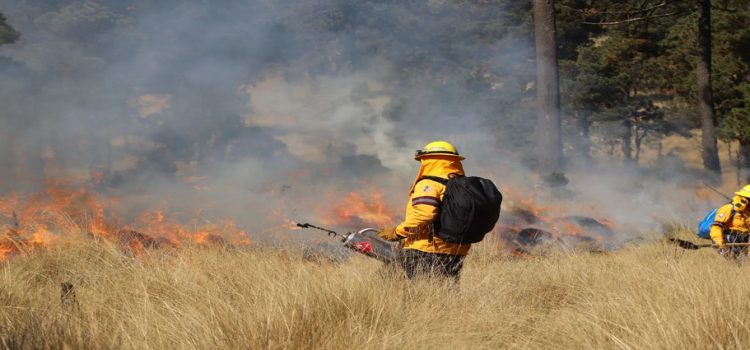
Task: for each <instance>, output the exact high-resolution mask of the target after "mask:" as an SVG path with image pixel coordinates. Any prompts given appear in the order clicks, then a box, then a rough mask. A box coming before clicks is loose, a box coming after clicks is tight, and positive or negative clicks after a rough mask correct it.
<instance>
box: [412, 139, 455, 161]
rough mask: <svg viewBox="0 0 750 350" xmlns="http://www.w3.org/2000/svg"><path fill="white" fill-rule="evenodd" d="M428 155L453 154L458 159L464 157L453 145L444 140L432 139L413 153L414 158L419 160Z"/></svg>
mask: <svg viewBox="0 0 750 350" xmlns="http://www.w3.org/2000/svg"><path fill="white" fill-rule="evenodd" d="M430 155H444V156H453V157H456V158H458V160H464V159H465V158H464V157H461V156H460V155H459V154H458V150H456V147H455V146H453V145H451V144H450V143H448V142H445V141H433V142H430V143H428V144H426V145H425V146H424V147H422V149H419V150H417V152H416V153H415V154H414V159H416V160H420V159H422V157H425V156H430Z"/></svg>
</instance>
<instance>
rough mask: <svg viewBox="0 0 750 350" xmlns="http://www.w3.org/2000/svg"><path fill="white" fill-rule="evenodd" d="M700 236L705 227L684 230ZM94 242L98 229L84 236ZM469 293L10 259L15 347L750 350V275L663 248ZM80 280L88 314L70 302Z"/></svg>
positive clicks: (5, 312)
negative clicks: (66, 288) (65, 298)
mask: <svg viewBox="0 0 750 350" xmlns="http://www.w3.org/2000/svg"><path fill="white" fill-rule="evenodd" d="M677 234H682V235H685V236H687V235H688V234H689V233H679V232H678V233H677ZM81 236H82V237H83V235H81ZM476 248H477V249H475V250H474V251H473V252H472V254H471V255H470V257H469V259H468V260H467V263H466V266H465V269H464V271H463V275H462V279H461V282H460V285H459V287H458V288H456V287H455V286H452V285H450V284H446V283H443V282H441V281H430V280H422V281H416V282H414V281H412V282H407V281H405V280H403V279H401V278H400V277H399V276H398V274H396V273H393V272H390V271H388V269H384V268H383V266H382V265H381V264H380V263H379V262H377V261H374V260H371V259H368V258H366V257H356V258H354V259H351V260H349V261H346V262H343V263H340V264H333V263H331V264H328V263H322V264H321V263H315V262H309V261H305V260H303V259H302V258H301V254H298V252H297V250H292V249H290V250H283V249H278V248H275V249H271V248H268V249H263V248H254V249H246V250H229V249H226V250H225V249H217V248H213V249H209V248H199V247H195V248H181V249H179V250H173V251H169V250H155V251H150V252H147V253H145V254H141V255H139V256H132V254H126V253H123V251H122V250H121V249H119V248H117V247H115V246H113V245H110V244H108V243H106V242H101V241H96V240H92V239H85V238H81V239H75V240H71V241H70V242H67V243H64V244H58V245H56V246H55V247H54V248H53V249H51V250H48V251H38V252H34V253H32V254H31V255H28V256H18V257H15V258H13V259H11V260H9V261H7V262H4V263H0V345H2V347H3V348H11V349H16V348H23V349H31V348H34V349H36V348H71V349H79V348H80V349H86V348H91V349H104V348H126V349H131V348H132V349H186V348H187V349H190V348H202V349H209V348H210V349H217V348H221V349H228V348H242V349H266V348H269V349H277V348H304V349H308V348H316V349H317V348H325V349H350V348H358V349H364V348H367V349H426V348H438V349H454V348H459V349H468V348H471V349H475V348H486V349H497V348H524V349H525V348H529V349H548V348H569V349H582V348H589V349H613V348H624V349H685V348H742V347H745V346H747V345H748V344H750V283H747V282H746V278H747V276H748V275H750V266H748V265H747V264H745V265H739V264H736V263H732V262H729V261H725V260H724V259H722V258H720V257H719V256H717V254H715V253H714V252H713V251H711V250H708V249H706V250H701V251H681V250H679V248H675V247H674V246H672V245H668V244H665V243H663V242H653V243H649V244H645V245H642V246H633V247H629V248H627V249H623V250H620V251H616V252H611V253H599V254H593V253H563V252H557V253H550V254H546V255H544V256H539V257H533V258H522V259H518V258H510V257H505V256H503V255H501V254H498V253H496V252H495V251H494V250H493V249H492V248H491V244H480V245H478V246H477V247H476ZM63 282H70V283H72V284H73V285H74V291H75V294H76V299H75V302H74V303H72V305H68V306H64V305H63V304H62V303H61V296H60V293H61V292H60V289H61V288H60V284H61V283H63Z"/></svg>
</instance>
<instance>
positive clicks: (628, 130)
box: [622, 118, 633, 164]
mask: <svg viewBox="0 0 750 350" xmlns="http://www.w3.org/2000/svg"><path fill="white" fill-rule="evenodd" d="M623 123H624V125H625V131H624V133H623V134H622V157H623V162H624V163H625V164H632V163H633V146H632V142H633V123H632V122H631V121H630V119H628V118H626V119H625V121H624V122H623Z"/></svg>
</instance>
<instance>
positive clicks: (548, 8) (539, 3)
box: [534, 0, 563, 173]
mask: <svg viewBox="0 0 750 350" xmlns="http://www.w3.org/2000/svg"><path fill="white" fill-rule="evenodd" d="M555 34H556V30H555V6H554V1H553V0H534V37H535V41H536V80H537V87H536V91H537V135H538V138H537V139H538V140H539V141H538V142H539V143H538V145H537V151H538V156H539V170H540V171H541V172H543V173H553V172H561V171H562V170H563V153H562V137H561V135H562V126H561V122H560V87H559V76H558V67H557V52H556V48H557V42H556V38H555Z"/></svg>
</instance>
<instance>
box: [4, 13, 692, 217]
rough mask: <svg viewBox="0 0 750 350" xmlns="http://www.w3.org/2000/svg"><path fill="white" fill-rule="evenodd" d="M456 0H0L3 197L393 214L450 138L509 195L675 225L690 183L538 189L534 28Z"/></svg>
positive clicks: (232, 210)
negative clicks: (12, 39)
mask: <svg viewBox="0 0 750 350" xmlns="http://www.w3.org/2000/svg"><path fill="white" fill-rule="evenodd" d="M463 5H466V7H461V6H463ZM463 5H461V4H452V3H449V2H442V1H427V2H425V3H424V4H421V5H413V6H412V7H410V6H407V5H399V4H395V3H393V4H385V3H376V2H362V3H357V4H354V3H352V4H350V3H348V2H337V1H313V2H299V1H298V2H295V1H268V0H255V1H228V0H227V1H211V2H205V1H158V2H156V1H149V0H130V1H114V0H108V1H107V0H100V1H74V0H69V1H60V2H56V1H55V2H53V1H40V2H34V3H32V2H26V1H20V2H19V1H8V0H0V10H1V11H3V13H4V14H5V15H6V16H7V17H8V19H9V22H10V23H11V24H12V25H13V26H14V27H15V28H16V29H18V30H19V31H20V32H21V33H22V37H21V39H20V40H19V41H18V42H17V43H16V44H13V45H6V46H3V47H0V79H1V81H2V83H0V101H1V102H0V105H1V106H3V107H2V109H1V110H0V116H1V117H0V121H1V122H2V125H1V127H0V175H1V176H2V180H0V190H3V191H5V192H8V191H16V190H23V189H29V188H34V187H35V186H39V185H40V184H41V183H43V182H44V181H45V180H47V179H50V178H66V179H75V180H76V181H78V182H80V183H86V184H89V185H90V186H93V187H94V188H95V189H96V190H97V191H98V192H101V193H107V194H111V195H115V196H118V197H120V198H123V200H124V201H126V202H128V203H130V204H131V205H132V207H133V208H134V212H138V210H140V209H142V208H144V207H148V206H153V205H166V206H169V207H172V208H175V209H177V210H185V211H190V210H194V209H195V208H196V207H200V208H204V209H205V210H204V211H203V214H202V215H205V216H206V217H232V218H235V219H236V220H238V221H239V222H240V223H241V224H243V225H245V226H247V227H248V228H249V230H250V231H251V232H262V231H263V230H264V229H266V228H267V227H269V226H272V225H273V224H274V222H277V221H279V219H280V218H279V216H282V217H285V218H292V219H297V218H299V219H310V220H314V219H316V217H318V216H319V214H320V213H321V211H322V210H324V208H325V206H327V205H329V204H330V203H334V202H335V201H337V200H338V199H340V197H341V194H342V193H346V192H348V191H361V192H367V191H370V190H372V189H380V190H382V191H383V192H384V195H385V197H384V201H385V202H386V203H388V204H389V205H390V206H392V207H395V208H402V206H403V203H402V202H403V200H404V198H405V193H404V192H405V191H406V190H407V189H408V186H409V184H410V183H411V181H412V180H413V175H414V174H413V173H414V172H415V170H416V167H417V165H416V163H414V161H413V160H412V159H411V155H412V154H413V152H414V149H416V148H418V147H420V146H422V145H424V144H425V143H427V142H429V141H432V140H436V139H445V140H449V141H451V142H453V143H455V144H457V145H458V146H459V150H460V151H461V152H462V153H463V154H465V155H466V156H467V158H468V159H467V161H466V168H467V170H468V171H469V172H470V173H473V174H477V175H481V176H486V177H491V178H493V179H494V180H495V181H496V182H497V183H498V184H499V186H500V188H501V189H502V188H503V187H506V186H507V187H515V188H519V189H520V190H521V192H523V193H526V194H528V196H529V197H534V198H538V199H539V200H540V201H554V202H555V203H557V204H558V205H565V202H566V201H571V202H575V203H577V204H576V205H571V206H570V209H571V210H575V209H577V208H576V207H578V206H580V207H582V209H586V210H588V209H590V208H591V207H594V208H595V209H596V210H595V212H596V214H601V215H603V216H606V217H611V218H612V219H613V220H616V221H617V222H618V223H620V224H623V225H626V224H627V225H631V226H635V227H636V228H637V231H643V230H645V229H651V228H654V227H655V225H656V224H657V223H659V222H660V221H661V220H663V219H664V218H665V217H666V218H672V217H681V216H682V215H684V211H680V210H683V209H677V208H681V207H680V204H684V203H685V201H686V200H687V198H689V195H690V194H691V191H690V190H686V189H684V188H681V186H682V185H680V183H682V182H679V181H675V179H676V178H678V177H679V178H684V177H681V176H676V177H664V178H665V180H658V179H653V178H652V179H649V180H648V181H650V182H649V183H644V182H643V181H644V179H645V178H644V177H643V176H642V174H641V173H639V172H633V173H625V172H623V171H621V170H622V169H616V170H612V168H611V167H610V168H608V167H603V168H593V167H580V168H578V167H572V168H571V169H569V172H568V174H567V176H568V177H569V179H570V180H571V183H570V184H569V187H568V188H569V190H570V191H571V192H570V193H567V195H568V197H567V198H563V197H560V196H555V195H554V194H552V193H550V191H547V190H546V189H545V188H544V186H545V185H544V182H543V181H542V180H540V179H535V178H533V177H530V176H529V174H530V170H529V167H528V166H527V164H528V163H529V161H528V157H527V155H528V154H530V153H531V152H529V151H530V149H531V147H533V144H534V140H533V134H532V126H533V115H534V108H533V96H534V93H533V81H534V77H533V75H532V74H533V60H532V58H533V48H532V46H531V45H530V34H531V33H530V32H529V30H528V20H523V19H519V18H516V17H514V16H515V14H518V13H519V11H521V12H522V10H523V9H522V8H520V7H519V6H520V5H512V6H513V7H512V8H511V7H510V6H511V5H507V6H509V7H508V8H507V9H506V8H503V7H502V6H498V5H497V4H492V6H495V7H493V8H492V11H491V12H487V11H488V10H487V9H488V8H489V7H487V6H489V5H487V4H483V3H480V4H463ZM524 6H526V5H524ZM493 16H494V17H493ZM462 21H463V22H462ZM464 22H469V23H478V24H476V25H475V26H473V27H470V28H464V27H463V23H464ZM407 24H410V25H407ZM498 26H502V27H503V28H505V29H504V30H503V31H497V30H495V29H493V28H495V27H498ZM498 32H499V33H502V35H500V34H492V33H498ZM92 174H93V175H92ZM655 189H658V190H655ZM321 208H323V209H321ZM135 209H138V210H135ZM397 220H398V218H397V217H396V218H394V222H397Z"/></svg>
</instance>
